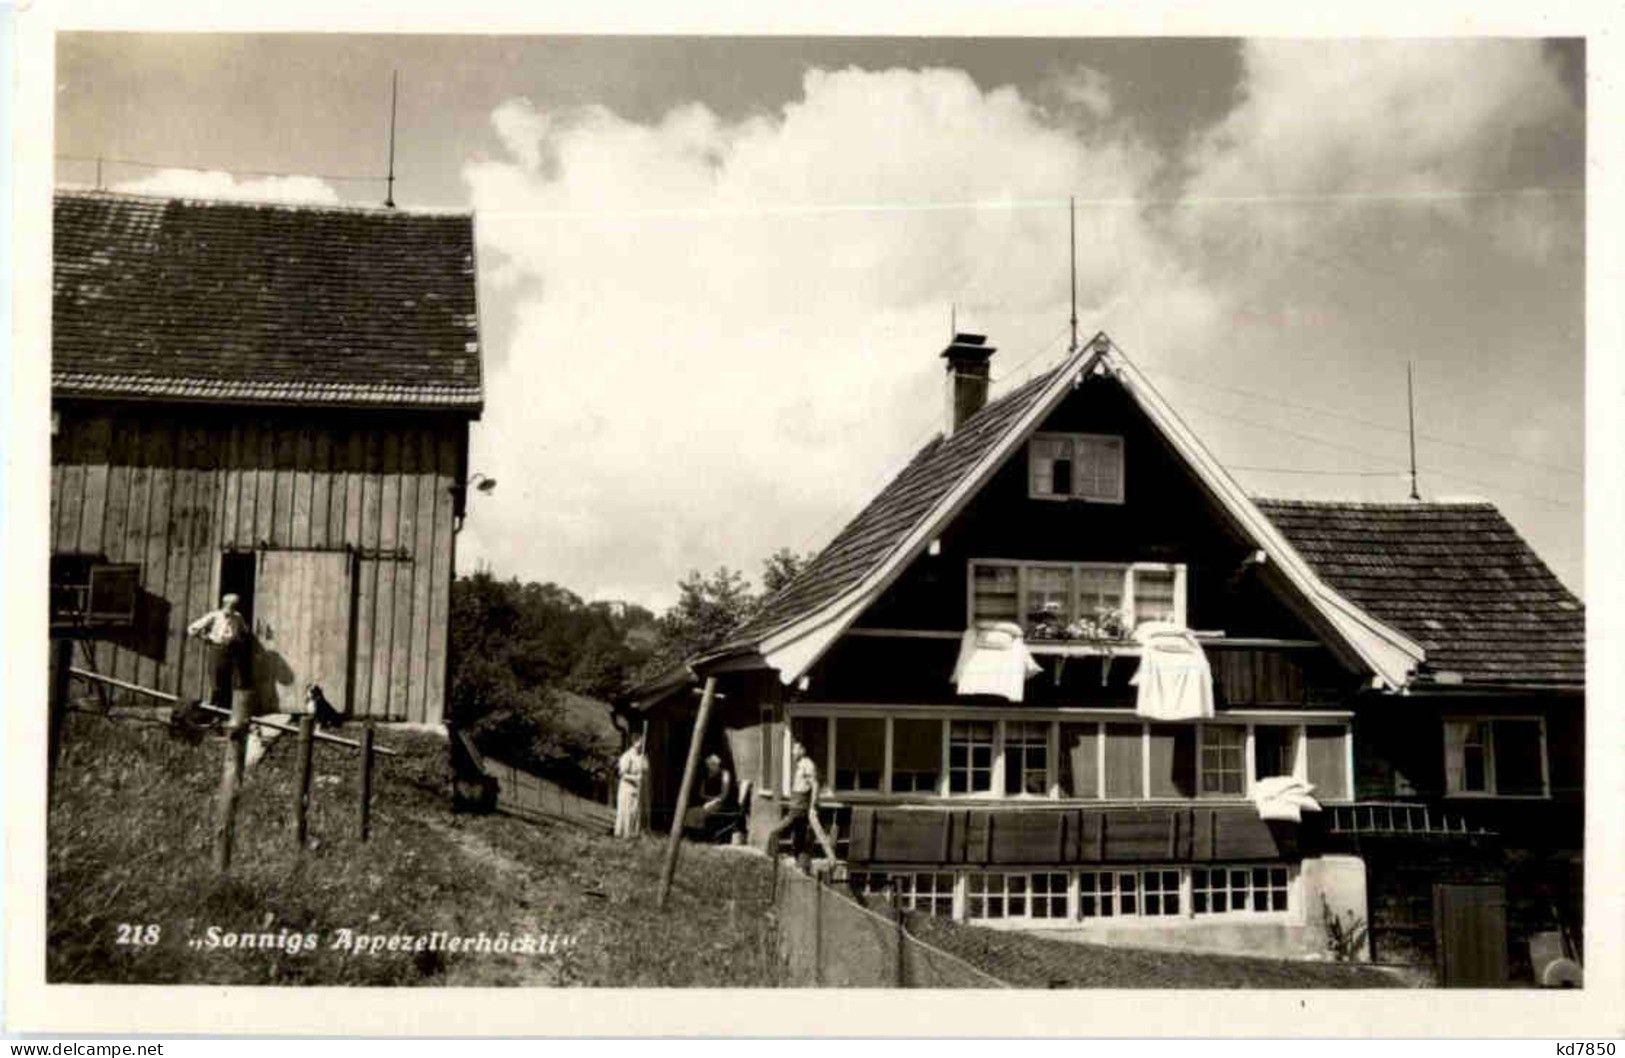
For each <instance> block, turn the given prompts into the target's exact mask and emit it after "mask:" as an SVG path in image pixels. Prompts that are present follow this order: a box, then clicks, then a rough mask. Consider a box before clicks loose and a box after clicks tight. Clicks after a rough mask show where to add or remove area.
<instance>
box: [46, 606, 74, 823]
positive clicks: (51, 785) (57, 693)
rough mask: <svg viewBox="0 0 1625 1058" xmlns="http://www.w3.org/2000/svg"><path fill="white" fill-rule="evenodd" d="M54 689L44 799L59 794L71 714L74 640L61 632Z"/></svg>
mask: <svg viewBox="0 0 1625 1058" xmlns="http://www.w3.org/2000/svg"><path fill="white" fill-rule="evenodd" d="M51 655H52V661H53V662H54V663H55V664H54V665H53V666H52V668H51V690H50V699H49V704H48V706H47V707H48V708H49V709H50V713H49V714H48V715H47V717H46V724H47V727H46V736H45V737H46V742H47V744H48V748H47V750H46V758H45V800H46V803H47V804H50V802H51V800H52V798H54V797H55V796H56V759H57V757H59V756H61V755H62V727H63V723H64V721H65V720H66V718H67V715H68V669H69V667H70V666H71V665H72V664H73V640H71V639H69V638H67V637H66V636H59V637H57V638H56V639H55V640H54V641H52V643H51Z"/></svg>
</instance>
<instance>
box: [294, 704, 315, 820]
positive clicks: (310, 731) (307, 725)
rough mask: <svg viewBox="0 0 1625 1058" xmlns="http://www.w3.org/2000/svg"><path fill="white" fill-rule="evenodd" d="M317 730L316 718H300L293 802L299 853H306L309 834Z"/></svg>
mask: <svg viewBox="0 0 1625 1058" xmlns="http://www.w3.org/2000/svg"><path fill="white" fill-rule="evenodd" d="M315 730H316V718H315V717H314V716H311V715H309V714H306V715H305V716H301V717H300V718H299V789H298V790H296V791H295V792H294V801H293V839H294V841H295V842H296V843H297V844H298V846H299V851H300V852H303V851H305V836H306V834H308V833H309V828H308V825H307V824H308V820H309V813H310V771H311V768H310V764H311V759H310V758H311V751H312V750H314V749H315V748H316V739H315V738H314V737H312V736H313V735H314V734H315Z"/></svg>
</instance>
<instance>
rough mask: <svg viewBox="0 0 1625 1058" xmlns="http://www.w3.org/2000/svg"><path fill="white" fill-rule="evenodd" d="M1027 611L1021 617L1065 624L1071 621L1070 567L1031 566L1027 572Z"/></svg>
mask: <svg viewBox="0 0 1625 1058" xmlns="http://www.w3.org/2000/svg"><path fill="white" fill-rule="evenodd" d="M1026 596H1027V609H1026V611H1025V613H1024V615H1023V616H1025V617H1026V618H1027V619H1028V620H1037V619H1038V618H1039V617H1040V616H1042V617H1043V618H1045V619H1047V620H1054V621H1057V622H1060V623H1063V624H1064V623H1066V622H1067V621H1070V620H1071V619H1072V567H1071V566H1032V567H1030V568H1029V569H1028V570H1027V592H1026Z"/></svg>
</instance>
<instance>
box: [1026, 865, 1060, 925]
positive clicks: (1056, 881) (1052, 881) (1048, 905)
mask: <svg viewBox="0 0 1625 1058" xmlns="http://www.w3.org/2000/svg"><path fill="white" fill-rule="evenodd" d="M1068 880H1069V878H1068V875H1067V874H1066V873H1065V872H1063V871H1044V872H1041V873H1039V874H1035V875H1033V876H1032V878H1031V889H1032V908H1033V917H1034V918H1051V919H1053V918H1065V917H1066V889H1067V882H1068Z"/></svg>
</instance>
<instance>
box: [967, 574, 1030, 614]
mask: <svg viewBox="0 0 1625 1058" xmlns="http://www.w3.org/2000/svg"><path fill="white" fill-rule="evenodd" d="M971 583H972V586H973V590H974V599H973V604H972V608H971V612H972V613H974V614H975V615H976V619H977V620H978V621H1020V620H1021V616H1022V615H1021V569H1020V567H1018V566H1012V565H994V564H991V563H977V564H976V566H975V569H974V571H973V572H972V574H971Z"/></svg>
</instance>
